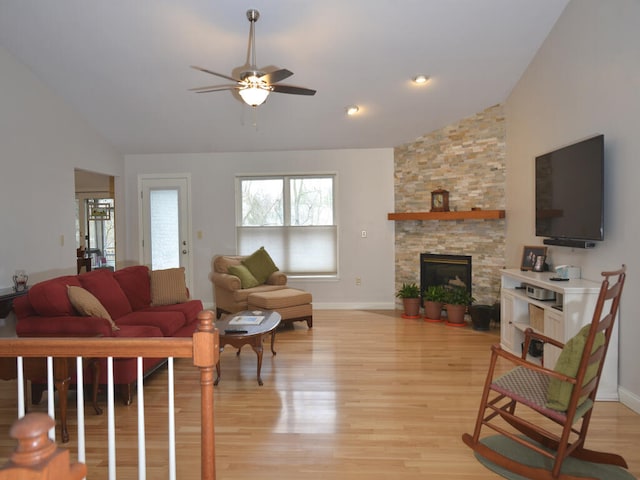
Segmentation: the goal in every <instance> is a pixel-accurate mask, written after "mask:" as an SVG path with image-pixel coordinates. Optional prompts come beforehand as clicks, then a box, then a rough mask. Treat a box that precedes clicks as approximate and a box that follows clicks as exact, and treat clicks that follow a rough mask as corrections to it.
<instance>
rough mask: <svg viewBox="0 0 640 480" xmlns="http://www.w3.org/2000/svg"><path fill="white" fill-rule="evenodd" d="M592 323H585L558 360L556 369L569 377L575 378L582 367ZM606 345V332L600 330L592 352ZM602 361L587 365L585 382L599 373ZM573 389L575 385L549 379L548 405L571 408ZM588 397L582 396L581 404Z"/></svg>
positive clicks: (564, 409)
mask: <svg viewBox="0 0 640 480" xmlns="http://www.w3.org/2000/svg"><path fill="white" fill-rule="evenodd" d="M590 327H591V325H585V326H584V327H582V329H581V330H580V331H579V332H578V334H577V335H576V336H575V337H573V338H572V339H571V340H569V341H568V342H567V343H566V344H565V345H564V348H563V349H562V353H560V356H559V357H558V362H557V363H556V366H555V368H554V370H555V371H556V372H558V373H562V374H563V375H567V376H568V377H573V378H575V377H576V375H577V374H578V368H579V367H580V359H581V358H582V352H583V351H584V346H585V343H586V342H587V337H588V336H589V328H590ZM602 345H604V334H603V333H602V332H599V333H597V334H596V338H595V340H594V341H593V348H592V349H591V352H592V353H593V352H595V351H596V350H597V349H598V348H600V347H601V346H602ZM599 364H600V362H596V363H593V364H591V365H589V366H588V367H587V373H586V374H585V377H584V384H585V385H586V384H587V383H589V382H590V381H591V380H592V379H593V377H595V376H596V373H598V366H599ZM572 391H573V385H572V384H570V383H568V382H564V381H562V380H558V379H557V378H552V379H551V380H550V381H549V388H548V389H547V407H548V408H552V409H553V410H558V411H560V412H564V411H566V410H567V408H569V400H570V399H571V392H572ZM585 399H586V397H585V398H581V399H580V400H579V402H578V405H580V404H581V403H582V402H584V401H585Z"/></svg>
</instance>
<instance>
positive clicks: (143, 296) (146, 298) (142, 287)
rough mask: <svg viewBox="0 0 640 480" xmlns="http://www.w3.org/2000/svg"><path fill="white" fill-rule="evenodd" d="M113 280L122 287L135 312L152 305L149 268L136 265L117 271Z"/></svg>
mask: <svg viewBox="0 0 640 480" xmlns="http://www.w3.org/2000/svg"><path fill="white" fill-rule="evenodd" d="M113 278H115V279H116V281H117V282H118V284H119V285H120V287H122V290H123V291H124V294H125V295H126V296H127V298H128V299H129V303H130V304H131V308H132V309H133V310H140V309H142V308H145V307H148V306H149V305H151V282H150V280H149V268H148V267H146V266H144V265H134V266H131V267H126V268H123V269H122V270H116V271H115V272H114V273H113Z"/></svg>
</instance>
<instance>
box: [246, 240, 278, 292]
mask: <svg viewBox="0 0 640 480" xmlns="http://www.w3.org/2000/svg"><path fill="white" fill-rule="evenodd" d="M242 264H243V265H244V266H245V267H247V268H248V269H249V271H250V272H251V273H252V274H253V276H254V277H256V280H257V281H258V283H259V284H260V285H262V284H263V283H264V282H266V281H267V279H268V278H269V275H271V274H272V273H273V272H277V271H278V267H276V264H275V263H273V260H272V259H271V256H270V255H269V254H268V253H267V251H266V250H265V249H264V247H260V248H259V249H258V250H256V251H255V252H253V253H252V254H251V255H249V256H248V257H247V258H245V259H244V260H243V261H242Z"/></svg>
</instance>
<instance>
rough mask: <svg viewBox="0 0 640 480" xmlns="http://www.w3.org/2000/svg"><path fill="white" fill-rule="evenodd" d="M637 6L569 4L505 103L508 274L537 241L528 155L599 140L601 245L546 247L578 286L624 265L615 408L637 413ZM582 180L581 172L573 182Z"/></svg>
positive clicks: (597, 1) (589, 0)
mask: <svg viewBox="0 0 640 480" xmlns="http://www.w3.org/2000/svg"><path fill="white" fill-rule="evenodd" d="M638 25H640V2H638V1H637V0H616V1H615V2H603V1H601V0H572V1H571V2H570V3H569V5H568V6H567V8H566V10H565V11H564V13H563V14H562V16H561V17H560V19H559V20H558V22H557V23H556V25H555V27H554V28H553V30H552V31H551V33H550V35H549V36H548V38H547V39H546V41H545V42H544V44H543V45H542V47H541V48H540V50H539V52H538V54H537V55H536V57H535V58H534V60H533V61H532V63H531V64H530V66H529V68H528V69H527V71H526V72H525V74H524V75H523V77H522V78H521V80H520V81H519V82H518V84H517V86H516V87H515V88H514V90H513V91H512V93H511V95H510V97H509V99H508V101H507V102H506V112H507V185H506V196H507V202H506V204H507V259H506V261H507V265H509V266H511V267H517V266H519V264H520V256H521V252H522V246H523V245H529V244H531V245H536V244H541V243H542V242H541V239H540V238H536V237H535V235H534V211H533V205H534V180H533V171H534V169H533V162H534V158H535V156H537V155H539V154H541V153H545V152H548V151H550V150H553V149H555V148H558V147H560V146H563V145H566V144H569V143H573V142H574V141H577V140H581V139H584V138H586V137H588V136H590V135H592V134H596V133H602V134H604V136H605V156H606V166H605V202H606V205H605V241H604V242H600V243H598V245H597V246H596V248H595V249H590V250H580V249H575V250H574V249H570V248H566V247H550V256H551V262H552V263H554V264H556V265H558V264H564V263H571V264H574V265H579V266H581V267H582V273H583V277H585V278H589V279H592V280H598V279H599V273H600V272H601V271H602V270H606V269H612V268H615V267H618V266H620V264H622V263H626V264H627V266H628V271H629V275H628V278H627V283H626V285H625V292H624V294H623V299H622V304H621V308H620V313H621V314H620V323H619V328H620V358H619V367H620V368H619V385H620V396H621V399H622V400H623V401H624V402H625V403H627V404H628V405H629V406H632V408H634V410H636V411H639V412H640V376H639V375H638V373H637V368H638V353H637V351H638V344H639V343H640V322H639V321H638V318H640V296H638V295H637V292H638V291H639V290H640V258H639V257H638V253H637V252H638V239H639V238H640V221H639V220H638V218H639V217H638V206H637V205H638V201H637V199H638V186H637V184H638V178H640V162H639V161H638V155H639V152H640V135H639V134H638V119H639V115H640V93H639V92H640V61H639V59H640V28H638ZM577 174H579V173H577Z"/></svg>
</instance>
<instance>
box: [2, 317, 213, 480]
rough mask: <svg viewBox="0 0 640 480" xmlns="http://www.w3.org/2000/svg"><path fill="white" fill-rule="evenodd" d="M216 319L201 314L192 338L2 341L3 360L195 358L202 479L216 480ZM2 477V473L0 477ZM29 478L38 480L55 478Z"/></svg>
mask: <svg viewBox="0 0 640 480" xmlns="http://www.w3.org/2000/svg"><path fill="white" fill-rule="evenodd" d="M214 318H215V317H214V313H213V312H212V311H209V310H204V311H202V312H200V313H199V314H198V328H197V330H196V332H195V333H194V334H193V337H192V338H169V337H165V338H163V337H154V338H123V337H118V338H115V337H114V338H1V339H0V357H14V358H15V357H26V358H31V357H36V358H41V357H54V358H56V357H60V358H71V357H84V358H105V357H112V358H130V357H138V358H142V357H151V358H167V357H172V358H192V359H193V364H194V366H195V367H197V368H199V370H200V390H201V393H200V396H201V479H202V480H215V478H216V472H215V441H214V440H215V434H214V413H213V387H214V370H215V366H216V364H217V362H218V359H219V355H220V340H219V335H218V331H217V330H216V328H215V324H214ZM52 421H53V420H52ZM28 425H30V424H28ZM50 427H51V425H49V428H50ZM21 428H26V427H21ZM33 433H34V434H35V432H33ZM36 436H37V435H36ZM32 437H33V435H32ZM18 448H20V446H19V447H18ZM49 448H50V447H49ZM54 448H55V444H54ZM89 473H90V472H89ZM3 474H4V473H3V472H2V470H0V475H3ZM4 478H7V479H13V478H22V477H12V476H7V477H3V476H0V479H4ZM26 478H29V479H32V478H33V479H34V480H36V479H38V478H43V479H44V478H53V477H47V476H42V477H32V476H29V477H26ZM55 478H58V477H55ZM62 478H66V477H62ZM69 478H71V477H69ZM73 478H75V477H73ZM79 478H81V477H79Z"/></svg>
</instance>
